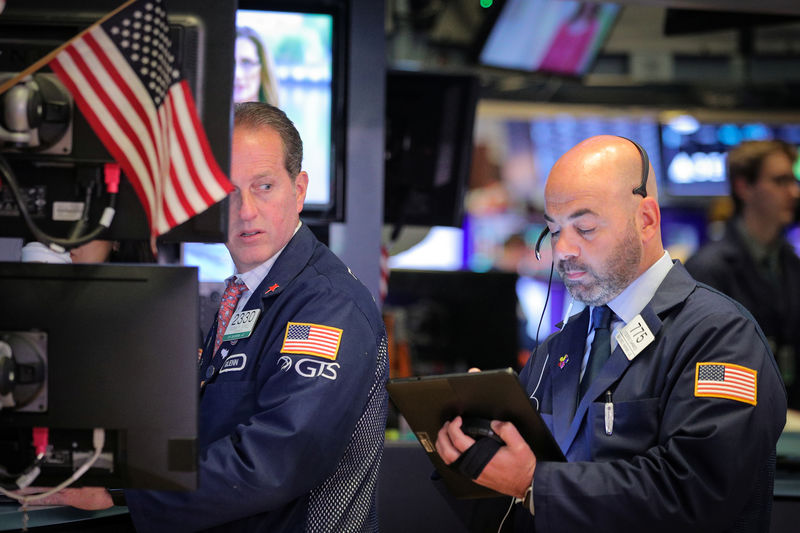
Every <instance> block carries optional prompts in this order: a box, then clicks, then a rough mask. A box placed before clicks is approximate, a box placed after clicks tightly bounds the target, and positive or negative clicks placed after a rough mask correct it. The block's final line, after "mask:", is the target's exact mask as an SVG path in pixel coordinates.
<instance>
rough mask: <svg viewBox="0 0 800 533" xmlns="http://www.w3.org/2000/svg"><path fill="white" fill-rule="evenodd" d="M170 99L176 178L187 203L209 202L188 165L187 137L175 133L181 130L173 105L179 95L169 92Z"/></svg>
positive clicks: (176, 102)
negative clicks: (182, 189)
mask: <svg viewBox="0 0 800 533" xmlns="http://www.w3.org/2000/svg"><path fill="white" fill-rule="evenodd" d="M168 98H169V100H170V105H169V107H168V109H169V113H170V120H171V121H172V123H173V124H177V125H178V126H177V127H173V128H172V130H173V136H172V145H171V148H172V154H171V155H172V161H173V166H175V167H176V168H175V170H176V173H177V176H178V180H179V181H180V183H181V186H182V187H183V188H184V190H185V192H186V193H187V194H186V197H187V199H188V200H189V203H191V204H192V205H193V206H194V205H201V204H202V203H203V202H211V201H212V199H211V197H210V196H208V195H203V194H202V192H201V191H202V187H199V190H198V185H199V178H198V176H197V173H196V171H195V169H194V168H191V167H190V162H191V160H192V158H191V154H190V153H189V147H188V146H187V142H188V139H187V138H186V137H184V136H180V135H175V130H179V131H183V129H182V128H181V126H180V119H179V118H178V116H177V114H176V111H175V107H176V106H177V105H178V101H179V100H180V97H174V96H173V93H172V92H170V94H169V96H168Z"/></svg>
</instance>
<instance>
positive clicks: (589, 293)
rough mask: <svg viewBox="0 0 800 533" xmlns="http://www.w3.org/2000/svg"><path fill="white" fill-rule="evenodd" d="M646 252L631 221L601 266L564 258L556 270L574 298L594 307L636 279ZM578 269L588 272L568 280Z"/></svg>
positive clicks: (609, 299) (609, 298)
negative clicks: (591, 265) (580, 276)
mask: <svg viewBox="0 0 800 533" xmlns="http://www.w3.org/2000/svg"><path fill="white" fill-rule="evenodd" d="M642 255H643V250H642V244H641V242H640V241H639V239H638V235H637V234H636V230H635V228H634V225H633V220H631V222H630V224H628V228H627V230H626V232H625V234H624V235H623V236H622V239H620V240H619V241H618V242H617V243H616V244H615V245H614V248H613V249H612V250H611V253H610V254H609V255H608V258H607V259H606V261H605V262H604V263H603V264H602V265H601V266H600V267H599V268H598V269H594V268H592V267H590V266H589V265H586V264H584V263H582V262H580V261H578V260H569V259H564V260H561V261H559V262H558V266H557V268H556V270H557V271H558V274H559V275H560V276H561V279H562V281H563V282H564V285H565V286H566V288H567V291H569V294H570V296H572V298H573V299H575V300H578V301H579V302H582V303H584V304H586V305H591V306H598V305H605V304H607V303H608V302H609V301H611V300H612V299H613V298H615V297H616V296H618V295H619V293H621V292H622V291H623V290H624V289H625V287H627V286H628V285H630V284H631V282H632V281H633V280H634V279H636V273H637V271H638V270H639V264H640V263H641V260H642ZM575 270H579V271H584V272H586V274H585V275H584V276H583V277H582V278H581V279H579V280H570V279H568V278H567V277H566V275H565V274H566V273H567V272H571V271H575Z"/></svg>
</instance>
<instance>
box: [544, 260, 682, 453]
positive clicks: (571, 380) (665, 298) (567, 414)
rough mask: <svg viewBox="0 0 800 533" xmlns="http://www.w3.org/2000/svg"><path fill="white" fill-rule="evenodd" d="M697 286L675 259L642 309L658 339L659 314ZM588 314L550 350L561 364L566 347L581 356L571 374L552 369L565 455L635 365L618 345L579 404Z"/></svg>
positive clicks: (559, 434) (569, 327)
mask: <svg viewBox="0 0 800 533" xmlns="http://www.w3.org/2000/svg"><path fill="white" fill-rule="evenodd" d="M695 287H697V282H696V281H695V280H694V279H693V278H692V277H691V276H690V275H689V273H688V272H687V271H686V269H685V268H684V267H683V265H681V264H680V262H679V261H674V262H673V266H672V268H671V269H670V271H669V273H668V274H667V276H666V278H664V281H663V282H662V283H661V285H660V286H659V288H658V290H657V291H656V293H655V295H654V296H653V298H652V299H651V300H650V302H649V303H648V304H647V305H646V306H645V308H644V309H643V310H642V312H641V317H642V319H643V320H644V322H645V323H646V324H647V327H648V328H649V329H650V331H651V332H652V334H653V336H654V337H655V338H658V335H659V332H660V331H661V326H662V320H661V318H660V316H659V315H661V316H663V315H664V314H665V313H667V312H668V311H669V310H671V309H672V308H673V307H675V306H677V305H678V304H680V303H681V302H683V301H684V300H686V298H687V297H688V296H689V295H690V294H691V293H692V292H693V291H694V289H695ZM588 317H589V313H588V309H584V311H583V312H582V313H581V314H580V315H579V318H578V320H574V321H570V322H568V323H567V325H566V326H565V327H564V330H563V331H562V332H561V334H559V335H558V336H556V338H554V339H553V343H552V345H551V347H550V348H549V350H550V353H551V354H553V355H556V357H554V358H553V361H554V362H553V363H549V364H555V365H557V364H558V362H559V357H561V355H563V353H562V352H564V351H565V350H572V352H564V353H569V354H570V359H571V358H572V355H571V354H572V353H574V354H575V357H576V358H577V361H575V363H576V364H574V365H573V368H572V369H571V371H570V372H569V373H568V374H567V373H563V372H562V371H560V369H559V368H558V366H555V367H553V368H551V369H550V371H551V372H553V373H554V376H555V377H554V378H553V387H552V393H553V399H552V402H553V403H552V405H553V433H554V436H555V438H556V441H558V444H559V446H560V447H561V449H562V450H563V451H564V454H565V455H566V454H567V452H568V451H569V448H570V447H571V446H572V444H573V442H574V441H575V437H576V436H577V434H578V431H579V430H580V427H581V424H583V421H584V418H585V417H586V413H587V411H588V409H589V405H590V404H591V403H592V402H593V401H594V400H595V399H596V398H597V397H598V396H600V395H601V394H602V393H603V392H604V391H606V390H608V389H609V388H610V387H612V386H613V384H614V383H615V382H616V381H617V380H619V378H620V377H622V375H623V374H624V373H625V371H626V370H627V368H628V366H629V365H630V364H631V360H630V359H628V357H627V356H626V355H625V352H624V351H623V350H622V347H621V346H619V345H618V346H617V347H616V348H615V349H614V351H613V352H612V354H611V356H610V357H609V359H608V361H607V362H606V364H605V365H604V366H603V368H602V370H601V371H600V373H599V374H598V375H597V376H596V377H595V379H594V381H593V382H592V384H591V385H590V386H589V389H588V390H587V391H586V394H585V395H584V397H583V398H581V399H580V403H578V405H577V407H575V403H576V402H577V394H578V382H579V377H580V366H581V365H580V361H581V358H582V357H583V353H584V351H585V345H586V330H587V328H588V319H589V318H588ZM578 328H583V329H578ZM645 350H646V351H645V352H643V353H642V354H639V355H638V356H637V357H641V356H645V357H646V356H647V353H648V352H647V348H646V349H645ZM651 353H652V351H651ZM573 412H574V413H575V415H574V417H573V416H572V413H573Z"/></svg>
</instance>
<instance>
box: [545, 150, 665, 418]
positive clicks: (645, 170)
mask: <svg viewBox="0 0 800 533" xmlns="http://www.w3.org/2000/svg"><path fill="white" fill-rule="evenodd" d="M617 137H619V138H621V139H625V140H626V141H629V142H630V143H631V144H633V145H634V146H635V147H636V149H637V150H639V156H640V158H641V160H642V179H641V183H639V186H638V187H636V188H634V189H633V194H638V195H639V196H641V197H642V198H647V176H648V174H649V173H650V158H649V157H648V156H647V151H646V150H645V149H644V148H642V146H641V145H640V144H639V143H637V142H636V141H634V140H633V139H629V138H628V137H622V136H621V135H617ZM548 233H550V228H548V227H547V226H545V228H544V229H543V230H542V232H541V233H540V234H539V238H538V239H536V246H534V248H533V252H534V254H535V255H536V259H537V260H538V261H541V260H542V254H541V252H540V249H541V247H542V241H544V238H545V237H547V234H548ZM554 266H555V263H554V262H552V263H550V277H549V279H548V281H547V296H546V297H545V300H544V306H543V307H542V316H541V317H540V318H539V326H538V327H537V328H536V345H537V346H538V345H539V329H540V328H541V327H542V320H543V319H544V313H545V311H546V310H547V303H548V302H549V301H550V287H551V284H552V282H553V267H554ZM573 303H575V301H574V300H570V302H569V306H568V307H567V311H566V313H564V321H563V322H564V325H566V324H567V320H569V314H570V312H572V304H573ZM549 357H550V354H549V353H548V354H547V358H549ZM547 358H545V361H544V365H542V373H541V374H540V375H539V381H538V382H537V383H536V387H534V389H533V392H532V393H531V395H530V398H531V399H532V400H535V401H536V408H537V410H538V408H539V400H538V399H537V398H536V397H535V396H534V395H535V394H536V391H538V390H539V385H540V384H541V382H542V376H543V375H544V369H545V366H546V365H547Z"/></svg>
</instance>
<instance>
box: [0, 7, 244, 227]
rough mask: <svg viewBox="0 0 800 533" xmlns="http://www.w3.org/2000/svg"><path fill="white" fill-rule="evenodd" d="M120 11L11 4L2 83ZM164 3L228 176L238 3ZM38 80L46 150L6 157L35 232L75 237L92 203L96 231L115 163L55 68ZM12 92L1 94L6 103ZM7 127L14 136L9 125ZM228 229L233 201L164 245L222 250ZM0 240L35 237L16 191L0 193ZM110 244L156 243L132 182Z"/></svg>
mask: <svg viewBox="0 0 800 533" xmlns="http://www.w3.org/2000/svg"><path fill="white" fill-rule="evenodd" d="M121 3H122V2H121V1H120V2H113V1H109V0H81V1H79V2H64V1H62V0H25V1H24V2H8V3H7V5H6V6H5V9H4V10H3V13H2V16H0V79H3V80H4V81H5V79H7V78H10V77H12V76H13V75H14V74H16V73H17V72H21V71H23V70H24V69H26V68H27V67H29V66H30V65H32V64H33V63H34V62H35V61H37V60H39V59H40V58H43V57H44V56H46V55H47V54H48V53H50V52H52V51H53V50H55V49H56V48H57V47H59V46H60V45H62V44H63V43H65V42H66V41H68V40H69V39H71V38H73V37H75V36H77V35H78V34H79V33H80V32H81V31H83V30H84V29H86V28H87V27H89V26H90V25H91V24H94V23H95V22H97V21H98V20H100V18H101V17H103V16H104V15H106V14H107V13H109V12H111V11H112V10H113V9H114V8H116V7H118V6H119V5H120V4H121ZM164 5H165V8H166V11H167V15H168V24H169V37H170V39H171V41H172V44H173V50H172V53H173V54H174V57H175V61H174V67H175V69H176V70H178V71H179V72H180V76H181V78H182V79H185V80H186V81H187V82H188V84H189V87H190V88H191V90H192V94H193V96H194V100H195V103H196V106H197V111H198V115H199V117H200V119H201V122H202V125H203V128H204V129H205V132H206V135H207V137H208V141H209V145H210V150H211V152H212V154H213V156H214V158H215V160H216V161H217V163H218V165H219V167H220V168H221V169H222V172H224V173H226V174H227V173H228V170H229V167H230V142H231V109H232V105H231V94H232V91H233V51H234V41H235V11H236V3H235V2H199V1H196V0H165V1H164ZM34 81H35V82H36V83H37V84H38V85H39V87H40V89H41V90H40V91H39V94H40V95H41V96H42V98H43V102H44V104H43V105H44V108H45V109H46V113H45V119H44V121H43V124H42V126H41V127H40V128H39V133H40V137H41V141H42V142H41V144H40V145H39V146H33V147H29V146H21V147H20V146H18V145H16V144H14V143H11V142H5V141H2V140H0V152H2V153H3V156H4V157H5V158H7V159H8V160H9V164H10V165H11V167H12V169H13V171H14V174H15V175H16V179H17V181H19V184H20V188H21V190H22V195H23V197H24V199H25V200H24V201H25V204H26V205H27V206H28V211H29V212H30V213H31V216H32V218H33V220H34V222H35V223H36V225H37V226H38V227H39V228H40V229H41V230H43V231H44V232H45V233H47V234H49V235H51V236H53V237H56V238H68V237H71V235H70V233H71V232H72V230H73V227H74V225H75V220H76V218H75V216H76V213H77V216H78V218H79V216H80V213H81V209H82V206H83V205H84V204H85V203H89V205H90V206H91V207H90V210H89V219H90V224H92V225H95V224H96V223H97V221H99V220H100V217H101V215H102V213H103V212H104V208H105V207H106V205H107V204H108V199H107V198H106V196H107V195H106V194H105V192H104V188H105V185H104V184H103V171H102V169H103V165H104V164H105V163H106V162H110V161H112V158H111V156H110V155H109V153H108V151H107V150H106V149H105V148H104V147H103V145H102V144H101V142H100V140H99V139H98V137H97V135H95V133H94V131H93V130H92V128H91V127H90V126H89V123H88V122H87V120H86V119H85V118H84V116H83V115H82V114H81V113H80V112H79V111H78V109H77V107H76V106H75V105H74V104H73V103H71V102H72V98H71V96H70V95H69V92H68V91H66V89H65V88H64V87H63V85H61V84H60V82H59V81H58V79H57V78H56V76H55V74H54V73H53V72H52V71H51V69H50V68H49V67H45V68H43V69H41V70H40V71H38V72H37V73H36V74H35V75H34ZM59 86H60V89H59ZM8 94H9V93H5V94H4V95H0V104H2V103H3V98H4V97H5V96H6V95H8ZM0 108H2V105H0ZM62 119H67V120H62ZM0 125H3V126H4V127H5V129H10V128H9V125H8V124H6V123H5V122H4V121H3V120H0ZM62 126H63V128H62ZM76 206H77V207H76ZM227 222H228V220H227V209H226V202H225V201H222V202H219V203H216V204H214V205H212V206H211V207H210V208H209V209H207V210H206V211H203V212H202V213H200V214H198V215H196V216H194V217H192V218H190V219H189V220H187V221H186V222H184V223H183V224H180V225H178V226H176V227H175V228H173V229H172V230H170V231H168V232H167V233H165V234H164V235H163V236H162V237H161V239H162V240H163V241H166V242H180V241H188V240H191V241H198V242H223V241H224V240H225V238H226V233H227ZM0 236H2V237H22V238H26V239H27V238H32V237H33V234H32V232H31V231H30V230H29V228H28V227H27V226H26V224H25V223H24V221H23V219H22V217H21V216H20V213H19V208H18V206H17V202H16V201H15V200H14V198H13V196H12V195H11V194H10V190H9V187H2V188H0ZM105 238H109V239H149V238H150V228H149V226H148V223H147V217H146V215H145V211H144V208H143V207H142V205H141V204H140V203H139V200H138V198H137V195H136V193H135V192H134V188H133V186H132V185H131V184H130V182H129V181H128V180H127V179H125V178H123V179H122V180H121V183H120V192H119V194H118V195H117V202H116V215H115V216H114V219H113V222H112V223H111V227H110V228H109V229H108V230H107V231H106V233H105Z"/></svg>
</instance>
